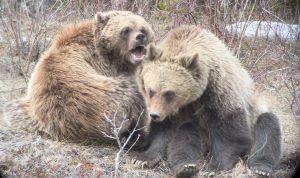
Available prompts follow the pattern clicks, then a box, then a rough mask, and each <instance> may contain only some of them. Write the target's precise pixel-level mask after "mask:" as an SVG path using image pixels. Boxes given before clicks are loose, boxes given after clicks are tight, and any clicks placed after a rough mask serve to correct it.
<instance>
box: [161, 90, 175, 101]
mask: <svg viewBox="0 0 300 178" xmlns="http://www.w3.org/2000/svg"><path fill="white" fill-rule="evenodd" d="M163 96H164V97H165V99H166V101H167V102H171V101H172V100H173V99H174V98H175V92H174V91H166V92H165V93H164V94H163Z"/></svg>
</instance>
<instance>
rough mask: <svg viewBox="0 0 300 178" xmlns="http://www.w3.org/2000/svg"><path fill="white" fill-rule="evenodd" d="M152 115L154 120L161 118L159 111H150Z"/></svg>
mask: <svg viewBox="0 0 300 178" xmlns="http://www.w3.org/2000/svg"><path fill="white" fill-rule="evenodd" d="M150 117H151V119H152V120H153V121H157V119H159V118H160V115H159V113H157V112H152V113H150Z"/></svg>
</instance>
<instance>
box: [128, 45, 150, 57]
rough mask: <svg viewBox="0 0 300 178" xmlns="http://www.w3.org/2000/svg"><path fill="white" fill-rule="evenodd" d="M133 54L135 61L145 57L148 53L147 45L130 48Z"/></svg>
mask: <svg viewBox="0 0 300 178" xmlns="http://www.w3.org/2000/svg"><path fill="white" fill-rule="evenodd" d="M130 53H131V56H132V58H133V60H135V61H141V60H143V59H144V57H145V55H146V48H145V46H136V47H135V48H133V49H131V50H130Z"/></svg>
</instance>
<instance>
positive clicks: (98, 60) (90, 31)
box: [4, 11, 154, 142]
mask: <svg viewBox="0 0 300 178" xmlns="http://www.w3.org/2000/svg"><path fill="white" fill-rule="evenodd" d="M153 40H154V33H153V31H152V29H151V27H150V25H149V24H148V23H147V22H146V21H145V20H144V18H143V17H141V16H138V15H134V14H133V13H131V12H127V11H110V12H106V13H98V14H96V16H95V19H94V20H87V21H84V22H81V23H79V24H72V25H69V26H68V27H66V28H65V29H64V30H62V32H61V33H60V34H59V35H58V36H57V37H56V38H55V39H54V41H53V43H52V45H51V46H50V48H49V49H48V50H47V51H46V52H45V54H44V55H43V56H42V57H41V59H40V60H39V62H38V64H37V65H36V67H35V69H34V71H33V73H32V75H31V78H30V82H29V85H28V92H27V96H26V97H25V98H24V99H21V100H18V101H16V102H12V103H10V104H8V105H7V106H6V107H5V109H4V113H5V118H4V119H5V121H6V123H7V125H8V126H10V127H11V128H14V129H19V128H24V129H28V130H32V131H35V130H39V131H43V132H45V133H47V134H49V135H50V136H51V137H52V138H54V139H58V140H62V139H63V140H73V141H86V140H98V141H100V142H105V141H110V140H109V138H107V137H105V135H104V134H103V133H106V134H108V135H111V134H112V129H111V127H112V125H111V124H110V123H109V122H108V121H107V119H111V120H115V122H116V126H117V127H119V126H120V124H121V123H122V121H123V120H124V119H125V122H124V123H123V125H122V128H121V130H120V131H119V134H120V135H119V136H120V137H123V136H126V134H127V133H128V131H129V130H130V129H131V128H133V127H134V126H135V125H136V122H137V120H138V118H139V116H140V115H141V114H142V112H143V110H144V107H145V104H144V101H143V98H142V96H141V95H140V94H139V92H138V88H137V86H136V82H135V77H134V75H133V74H134V72H135V69H136V67H137V65H138V64H140V62H141V61H142V60H143V59H144V58H145V55H146V48H147V45H148V44H149V43H150V42H152V41H153ZM143 118H145V117H144V115H142V116H141V120H144V119H143ZM141 124H142V122H141ZM121 139H122V138H121Z"/></svg>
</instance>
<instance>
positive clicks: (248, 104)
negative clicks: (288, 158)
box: [137, 26, 281, 177]
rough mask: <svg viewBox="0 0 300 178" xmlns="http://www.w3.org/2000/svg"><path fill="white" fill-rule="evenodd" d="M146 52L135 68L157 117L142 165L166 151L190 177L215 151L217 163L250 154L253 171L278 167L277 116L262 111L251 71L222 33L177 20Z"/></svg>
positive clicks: (229, 163)
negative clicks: (203, 158) (203, 157)
mask: <svg viewBox="0 0 300 178" xmlns="http://www.w3.org/2000/svg"><path fill="white" fill-rule="evenodd" d="M148 54H149V55H148V58H149V61H147V62H145V64H144V65H142V66H141V67H140V68H139V70H138V72H137V80H138V85H139V88H140V91H141V92H142V94H143V96H144V98H145V102H146V106H147V111H148V117H149V120H151V121H152V123H151V122H149V123H150V124H149V127H150V128H149V129H150V137H151V138H152V139H153V141H152V143H151V145H150V147H149V148H148V149H147V150H146V151H145V152H144V154H142V155H143V156H142V157H141V159H142V161H145V162H143V164H146V165H147V164H150V166H151V164H155V163H157V160H158V158H161V157H164V156H165V155H166V156H167V159H168V161H169V163H170V164H171V167H172V168H173V170H175V173H176V175H177V176H179V177H181V176H190V175H194V174H196V172H197V170H198V169H197V162H198V160H199V158H201V155H202V154H203V153H206V152H209V155H210V162H209V167H210V168H211V169H214V170H228V169H231V168H233V166H234V165H235V164H236V163H237V162H238V160H239V159H240V158H241V157H245V156H249V158H248V165H249V167H250V169H251V170H252V171H254V172H257V173H259V174H261V175H269V174H270V173H271V172H272V170H273V169H274V168H275V166H276V165H277V163H278V162H279V160H280V156H281V129H280V124H279V120H278V118H277V117H276V115H274V114H273V113H272V112H269V111H267V110H262V109H264V108H266V107H265V106H264V105H259V104H261V102H260V101H259V99H260V97H258V96H256V95H257V92H255V87H254V84H253V81H252V79H251V77H250V76H249V74H248V72H247V71H246V70H245V69H244V68H243V67H242V65H241V64H240V62H239V60H238V59H237V58H236V57H235V56H234V55H233V54H232V53H231V52H230V51H229V50H228V48H227V47H226V46H225V45H224V44H223V43H222V42H221V40H219V39H218V38H217V37H216V36H215V35H213V34H212V33H210V32H208V31H207V30H204V29H201V28H199V27H195V26H185V27H179V28H177V29H174V30H172V31H171V32H170V33H169V34H168V35H167V37H166V38H165V39H164V40H163V41H162V42H161V43H160V44H159V45H158V47H155V46H152V45H151V46H150V50H149V53H148ZM197 131H198V132H197ZM158 143H160V144H158ZM161 143H164V144H161ZM251 149H252V150H251Z"/></svg>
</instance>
